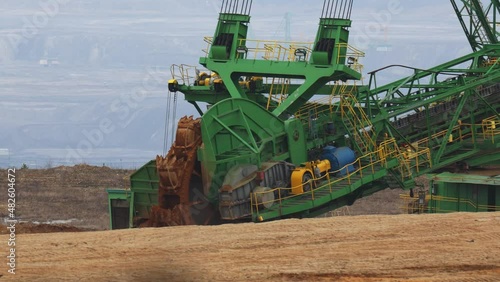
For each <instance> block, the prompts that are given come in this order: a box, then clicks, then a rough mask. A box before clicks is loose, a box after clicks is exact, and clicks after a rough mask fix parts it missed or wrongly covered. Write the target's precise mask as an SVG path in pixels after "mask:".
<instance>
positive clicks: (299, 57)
mask: <svg viewBox="0 0 500 282" xmlns="http://www.w3.org/2000/svg"><path fill="white" fill-rule="evenodd" d="M204 41H205V42H206V43H207V48H206V49H204V50H203V52H205V54H206V55H207V56H208V54H209V52H210V48H211V47H212V44H213V37H205V38H204ZM313 45H314V42H293V41H277V40H249V39H240V40H238V46H241V47H244V50H245V52H244V53H241V54H238V56H239V57H238V58H240V59H249V60H261V59H264V60H270V61H308V60H309V57H310V55H311V52H312V48H313Z"/></svg>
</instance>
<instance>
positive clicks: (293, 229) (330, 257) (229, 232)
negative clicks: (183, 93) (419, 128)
mask: <svg viewBox="0 0 500 282" xmlns="http://www.w3.org/2000/svg"><path fill="white" fill-rule="evenodd" d="M6 236H7V235H1V236H0V237H1V238H2V239H1V240H2V241H3V242H6V238H7V237H6ZM17 242H18V244H17V246H16V247H17V249H16V253H17V255H18V256H17V268H16V273H17V274H15V275H12V274H9V273H7V270H6V266H5V264H4V266H3V267H2V269H1V270H0V274H1V275H3V277H2V278H0V280H5V281H7V280H8V281H13V280H16V281H499V279H500V255H499V254H500V213H471V214H464V213H455V214H438V215H430V214H427V215H382V216H381V215H371V216H343V217H330V218H316V219H303V220H298V219H297V220H283V221H275V222H269V223H260V224H253V223H247V224H229V225H221V226H205V227H201V226H185V227H167V228H157V229H154V228H147V229H132V230H118V231H96V232H79V233H72V232H63V233H46V234H20V235H18V237H17Z"/></svg>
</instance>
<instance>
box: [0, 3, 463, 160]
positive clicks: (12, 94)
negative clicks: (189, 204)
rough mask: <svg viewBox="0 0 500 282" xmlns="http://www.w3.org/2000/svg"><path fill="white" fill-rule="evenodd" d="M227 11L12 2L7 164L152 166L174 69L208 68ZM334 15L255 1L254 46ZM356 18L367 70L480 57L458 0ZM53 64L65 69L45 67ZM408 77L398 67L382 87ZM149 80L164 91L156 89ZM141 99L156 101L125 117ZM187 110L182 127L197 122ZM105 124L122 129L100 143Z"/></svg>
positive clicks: (4, 18) (4, 54) (1, 37)
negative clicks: (204, 62)
mask: <svg viewBox="0 0 500 282" xmlns="http://www.w3.org/2000/svg"><path fill="white" fill-rule="evenodd" d="M47 3H48V4H47ZM220 3H221V1H217V0H183V1H173V0H168V1H165V0H142V1H139V0H85V1H84V0H43V1H42V0H3V1H1V2H0V15H1V17H0V64H1V65H2V68H1V69H0V97H1V100H0V120H1V121H2V122H1V123H0V130H1V131H2V132H3V135H1V136H0V165H2V164H5V162H6V161H5V156H3V157H2V156H1V155H2V152H5V150H3V151H2V150H1V149H8V150H9V154H10V156H11V158H14V159H15V158H16V157H17V160H16V161H18V160H26V161H27V162H37V165H38V163H39V162H41V161H39V160H40V159H42V160H47V159H48V160H50V161H53V162H55V163H58V162H61V163H65V162H66V161H68V162H69V163H71V162H77V161H86V162H91V163H92V162H108V163H109V162H116V161H117V160H121V159H123V160H132V159H133V160H138V162H142V161H143V160H147V159H151V158H154V156H155V154H158V153H159V154H161V153H162V149H163V143H164V139H163V132H164V130H163V129H164V124H165V122H164V119H165V108H166V107H165V105H166V92H167V91H166V83H167V81H168V79H169V77H170V72H169V67H170V65H171V64H182V63H185V64H190V65H196V64H197V62H198V58H199V57H200V56H203V55H204V54H203V52H202V49H203V48H205V47H206V45H205V43H204V42H203V37H204V36H212V35H213V33H214V29H215V26H216V24H217V14H218V12H219V7H220ZM322 6H323V1H320V0H315V1H311V0H309V1H305V0H302V1H299V0H273V1H269V0H268V1H266V0H254V1H253V8H252V13H251V15H252V19H251V24H250V32H249V37H250V38H251V39H279V40H284V39H285V34H286V32H285V30H286V27H287V23H288V26H289V30H290V39H291V40H294V41H312V40H314V37H315V34H316V30H317V25H318V18H319V16H320V14H321V9H322ZM285 15H288V16H287V17H288V19H289V20H288V22H287V21H286V20H285ZM352 20H353V26H352V28H351V40H350V43H351V44H353V45H354V46H356V47H358V48H360V49H362V50H364V51H365V52H366V57H365V58H364V59H363V60H362V63H364V65H365V70H366V71H371V70H374V69H377V68H381V67H383V66H386V65H389V64H396V63H397V64H405V65H410V66H415V67H419V68H429V67H432V66H434V65H437V64H439V63H442V62H445V61H448V60H451V59H454V58H457V57H459V56H461V55H463V54H466V53H468V52H470V47H469V46H468V43H467V41H466V39H465V36H464V34H463V31H462V30H461V27H460V25H459V23H458V20H457V19H456V16H455V14H454V11H453V9H452V6H451V4H450V2H449V1H447V0H439V1H437V0H404V1H403V0H401V1H397V0H354V7H353V11H352ZM46 59H48V60H53V61H55V62H56V63H58V65H57V66H53V67H50V68H44V67H41V66H40V60H46ZM402 75H404V73H403V72H401V71H400V70H398V69H393V70H391V71H389V72H386V73H383V74H381V77H380V78H379V79H380V81H386V82H389V81H393V80H395V79H397V78H399V77H401V76H402ZM148 79H149V80H150V81H153V83H149V85H148V87H146V88H147V89H145V87H144V81H145V80H148ZM137 89H142V90H141V91H146V92H147V95H146V96H145V97H144V98H143V99H141V100H140V101H137V103H134V104H133V107H131V106H127V107H128V108H127V110H128V112H126V113H125V112H124V111H122V110H120V109H122V108H123V107H122V106H123V105H125V104H126V101H127V99H130V97H131V96H133V95H134V93H135V92H136V91H137ZM180 100H181V101H179V106H178V117H180V116H182V115H186V114H194V113H195V112H194V110H193V108H192V106H190V105H189V104H187V103H185V102H183V101H182V97H180ZM103 121H110V122H111V123H112V125H113V130H112V131H111V132H109V133H104V134H101V135H102V136H99V135H98V134H97V135H95V134H94V133H95V132H97V131H98V130H101V129H100V127H102V123H103ZM101 133H102V130H101ZM93 134H94V135H93ZM98 137H99V138H98ZM100 137H102V138H100ZM94 141H95V142H94ZM89 144H90V146H89ZM76 151H79V152H80V153H79V154H77V155H78V157H75V153H74V152H76ZM2 158H3V159H2ZM37 160H38V161H37Z"/></svg>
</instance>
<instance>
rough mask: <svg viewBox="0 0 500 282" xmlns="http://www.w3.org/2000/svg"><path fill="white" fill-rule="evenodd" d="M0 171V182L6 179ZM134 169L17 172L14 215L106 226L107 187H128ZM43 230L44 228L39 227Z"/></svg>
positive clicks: (0, 206)
mask: <svg viewBox="0 0 500 282" xmlns="http://www.w3.org/2000/svg"><path fill="white" fill-rule="evenodd" d="M6 172H7V170H0V179H2V180H5V179H7V175H6ZM133 172H134V171H133V170H122V169H112V168H109V167H105V166H102V167H97V166H89V165H85V164H82V165H76V166H71V167H68V166H60V167H54V168H48V169H17V170H16V188H17V192H16V204H17V206H16V216H17V217H18V219H20V220H22V221H26V222H35V223H39V224H40V225H43V223H47V224H59V225H61V224H69V225H71V226H75V227H78V228H87V229H98V230H106V229H108V227H109V215H108V195H107V193H106V189H107V188H129V187H130V181H129V176H130V175H131V174H132V173H133ZM6 197H7V193H1V194H0V217H2V218H3V217H5V216H6V215H7V206H6V204H7V200H6ZM31 229H33V228H31ZM42 229H45V228H42Z"/></svg>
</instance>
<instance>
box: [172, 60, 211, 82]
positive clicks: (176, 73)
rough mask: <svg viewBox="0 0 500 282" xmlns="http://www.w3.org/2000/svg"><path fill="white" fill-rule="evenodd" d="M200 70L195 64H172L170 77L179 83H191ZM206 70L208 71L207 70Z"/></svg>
mask: <svg viewBox="0 0 500 282" xmlns="http://www.w3.org/2000/svg"><path fill="white" fill-rule="evenodd" d="M199 72H200V70H199V69H198V68H197V67H196V66H190V65H184V64H183V65H175V64H174V65H172V66H171V67H170V73H171V75H172V78H173V79H175V80H177V81H178V82H179V84H184V85H192V83H194V81H195V80H196V78H197V76H198V73H199ZM206 72H209V71H208V70H207V71H206Z"/></svg>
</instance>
